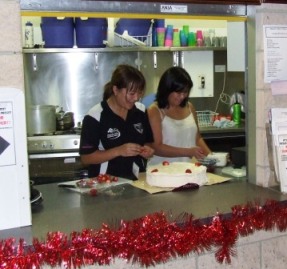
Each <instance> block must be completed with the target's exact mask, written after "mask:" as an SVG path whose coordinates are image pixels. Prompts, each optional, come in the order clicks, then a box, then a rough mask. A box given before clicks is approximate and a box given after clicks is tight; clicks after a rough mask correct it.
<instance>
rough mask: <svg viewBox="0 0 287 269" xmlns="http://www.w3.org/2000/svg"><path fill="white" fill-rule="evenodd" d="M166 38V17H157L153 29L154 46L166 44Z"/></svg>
mask: <svg viewBox="0 0 287 269" xmlns="http://www.w3.org/2000/svg"><path fill="white" fill-rule="evenodd" d="M164 39H165V20H164V19H155V20H154V22H153V30H152V40H153V42H152V45H153V46H154V47H157V46H160V47H162V46H164Z"/></svg>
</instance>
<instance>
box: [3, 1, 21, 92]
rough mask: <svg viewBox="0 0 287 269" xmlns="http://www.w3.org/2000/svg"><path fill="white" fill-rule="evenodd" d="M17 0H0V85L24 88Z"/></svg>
mask: <svg viewBox="0 0 287 269" xmlns="http://www.w3.org/2000/svg"><path fill="white" fill-rule="evenodd" d="M20 19H21V17H20V7H19V1H16V0H0V33H1V34H0V87H10V88H17V89H20V90H24V74H23V60H22V40H21V35H20V33H21V32H20V31H21V23H20V21H21V20H20Z"/></svg>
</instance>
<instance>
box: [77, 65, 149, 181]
mask: <svg viewBox="0 0 287 269" xmlns="http://www.w3.org/2000/svg"><path fill="white" fill-rule="evenodd" d="M145 84H146V83H145V78H144V76H143V75H142V73H141V72H140V71H139V70H137V69H136V68H134V67H132V66H129V65H119V66H118V67H117V68H116V69H115V70H114V72H113V74H112V78H111V81H110V82H108V83H107V84H106V85H105V88H104V95H103V101H102V102H101V103H100V104H97V105H95V106H94V107H92V108H91V109H90V111H89V112H88V114H87V115H86V116H85V117H84V120H83V125H82V133H81V143H80V156H81V161H82V163H83V164H84V165H87V166H88V172H89V177H96V176H98V175H99V174H108V175H112V176H117V177H123V178H127V179H131V180H136V179H137V177H138V173H139V172H144V171H145V169H146V163H147V159H148V158H150V157H151V156H152V155H153V153H154V150H153V149H152V148H151V147H150V146H149V145H148V144H149V143H152V142H153V136H152V131H151V127H150V124H149V121H148V116H147V113H146V109H145V106H144V105H143V104H141V103H139V102H138V100H139V99H140V98H141V97H142V96H143V93H144V90H145Z"/></svg>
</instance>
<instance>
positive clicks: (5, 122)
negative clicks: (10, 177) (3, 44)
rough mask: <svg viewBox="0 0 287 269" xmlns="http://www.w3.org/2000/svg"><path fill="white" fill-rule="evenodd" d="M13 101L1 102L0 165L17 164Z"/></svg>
mask: <svg viewBox="0 0 287 269" xmlns="http://www.w3.org/2000/svg"><path fill="white" fill-rule="evenodd" d="M15 164H16V158H15V145H14V128H13V105H12V102H0V167H1V166H8V165H15Z"/></svg>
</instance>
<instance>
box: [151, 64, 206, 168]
mask: <svg viewBox="0 0 287 269" xmlns="http://www.w3.org/2000/svg"><path fill="white" fill-rule="evenodd" d="M192 87H193V82H192V80H191V77H190V75H189V74H188V73H187V71H186V70H185V69H183V68H181V67H171V68H169V69H168V70H166V71H165V72H164V73H163V75H162V76H161V78H160V81H159V85H158V89H157V93H156V97H155V102H154V103H153V104H152V105H151V106H150V107H149V108H148V116H149V120H150V124H151V127H152V131H153V136H154V143H153V148H154V149H155V155H154V156H153V157H152V158H151V159H150V164H156V163H161V162H163V161H169V162H174V161H182V162H186V161H191V159H192V157H195V158H196V159H202V158H204V157H206V156H207V155H208V154H209V153H211V150H210V149H209V147H208V146H207V145H206V143H205V141H204V139H203V138H202V136H201V135H200V133H199V130H198V123H197V116H196V111H195V109H194V107H193V105H192V103H191V102H190V101H189V100H188V96H189V93H190V91H191V89H192Z"/></svg>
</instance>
